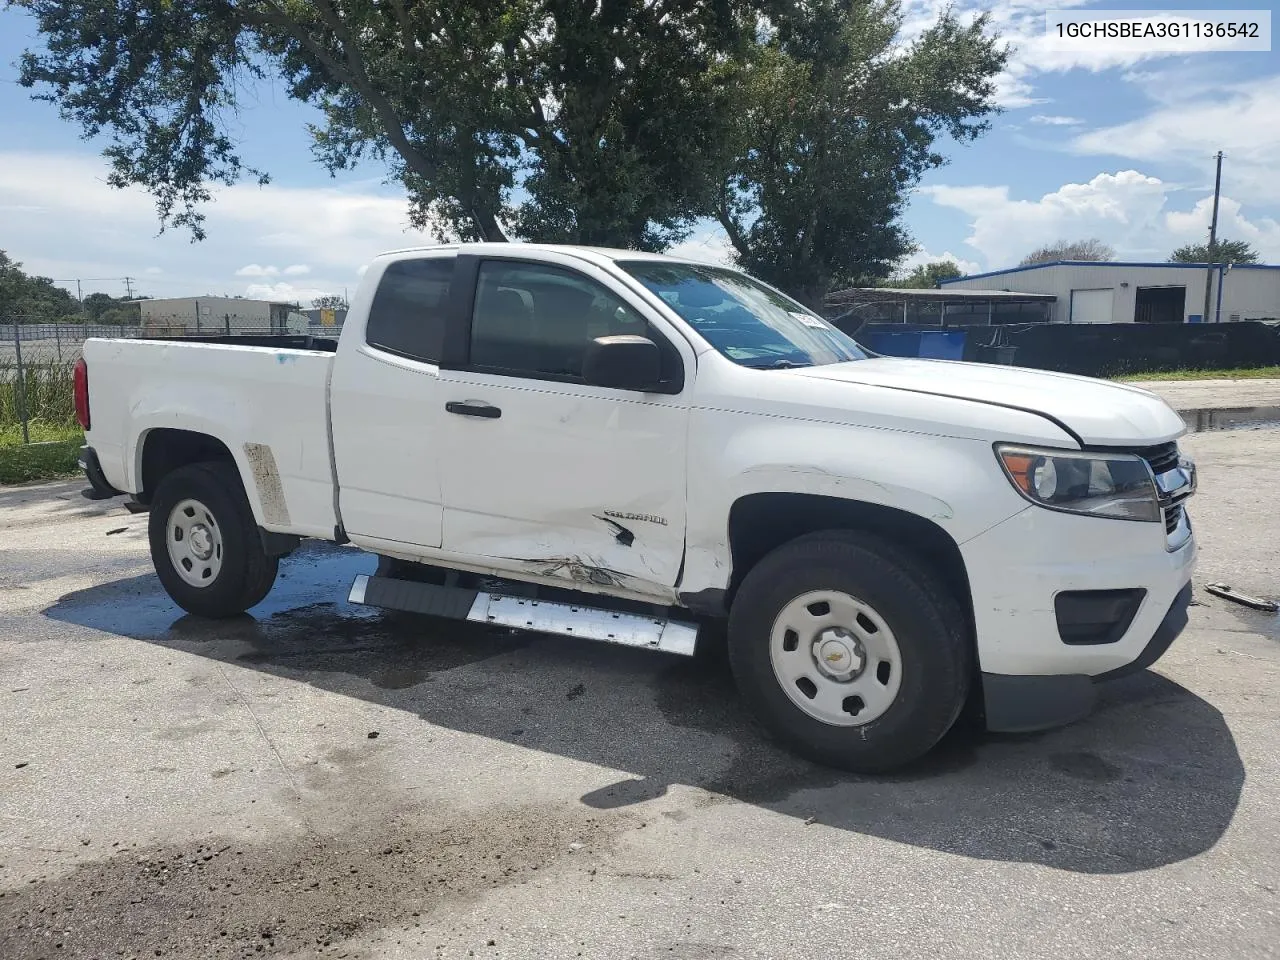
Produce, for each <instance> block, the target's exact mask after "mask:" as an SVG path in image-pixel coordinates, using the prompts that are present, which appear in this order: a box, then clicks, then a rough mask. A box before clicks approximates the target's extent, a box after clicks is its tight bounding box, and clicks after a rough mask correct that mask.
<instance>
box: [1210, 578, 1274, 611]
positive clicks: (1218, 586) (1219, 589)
mask: <svg viewBox="0 0 1280 960" xmlns="http://www.w3.org/2000/svg"><path fill="white" fill-rule="evenodd" d="M1204 588H1205V589H1206V590H1208V591H1209V592H1210V593H1212V594H1213V595H1214V596H1215V597H1221V598H1222V599H1223V600H1230V601H1232V602H1233V603H1240V604H1243V605H1244V606H1246V607H1252V608H1253V609H1254V610H1261V611H1263V612H1264V613H1275V612H1276V611H1277V610H1280V603H1276V601H1274V600H1267V599H1264V598H1262V597H1251V596H1249V595H1248V594H1246V593H1240V592H1238V591H1236V590H1233V589H1231V585H1230V584H1228V583H1206V584H1205V585H1204Z"/></svg>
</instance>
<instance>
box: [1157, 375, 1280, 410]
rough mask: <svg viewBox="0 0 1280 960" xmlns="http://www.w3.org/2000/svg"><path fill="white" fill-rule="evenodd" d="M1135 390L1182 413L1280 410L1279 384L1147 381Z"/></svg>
mask: <svg viewBox="0 0 1280 960" xmlns="http://www.w3.org/2000/svg"><path fill="white" fill-rule="evenodd" d="M1133 386H1135V387H1142V388H1144V389H1146V390H1150V391H1152V392H1153V393H1157V394H1159V395H1160V396H1161V397H1163V398H1164V399H1165V401H1166V402H1167V403H1168V404H1169V406H1171V407H1173V409H1175V410H1177V411H1178V412H1179V413H1182V412H1184V411H1191V410H1206V409H1219V408H1223V407H1276V408H1278V409H1280V380H1270V379H1266V378H1260V379H1257V380H1144V381H1140V382H1137V383H1134V384H1133Z"/></svg>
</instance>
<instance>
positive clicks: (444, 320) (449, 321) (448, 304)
mask: <svg viewBox="0 0 1280 960" xmlns="http://www.w3.org/2000/svg"><path fill="white" fill-rule="evenodd" d="M448 259H452V260H453V261H454V263H453V273H452V274H451V275H450V277H449V293H448V295H447V296H446V297H445V299H444V301H443V302H442V303H441V305H440V316H441V322H440V326H441V330H440V335H439V336H438V337H434V338H432V339H433V340H435V341H436V342H435V343H427V344H426V347H427V348H428V350H430V351H432V352H434V353H436V354H437V357H436V358H435V359H432V358H429V357H422V356H418V355H416V354H413V353H409V352H407V351H405V350H399V349H396V348H395V347H388V346H386V345H384V344H381V343H375V342H374V341H372V340H370V339H369V327H370V323H371V321H372V320H373V318H374V307H375V306H376V305H377V302H378V294H379V293H380V292H381V290H382V285H383V283H384V282H385V281H386V279H387V273H388V272H390V271H391V270H393V269H394V268H396V267H397V266H398V265H400V264H402V263H423V262H429V261H433V260H448ZM457 260H458V254H457V252H456V251H452V250H450V251H441V252H440V253H438V254H428V255H427V256H422V255H421V254H420V253H418V252H415V253H414V254H411V255H409V256H400V257H396V258H395V259H393V260H388V261H387V262H386V263H385V264H383V266H382V270H381V272H379V274H378V279H377V283H376V284H375V285H374V288H373V295H372V298H371V299H370V300H369V309H368V311H367V312H366V313H365V318H364V329H363V330H361V346H363V347H365V348H366V349H368V350H373V351H376V352H378V353H385V354H388V355H389V356H393V357H399V358H400V359H402V360H408V361H410V362H411V363H425V364H429V365H431V366H438V365H439V364H440V361H441V360H442V359H443V358H444V355H445V349H446V347H447V345H448V341H449V330H450V328H451V326H452V325H453V316H452V309H453V300H454V289H455V285H456V284H457V282H458V265H457Z"/></svg>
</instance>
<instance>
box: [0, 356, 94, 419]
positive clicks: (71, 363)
mask: <svg viewBox="0 0 1280 960" xmlns="http://www.w3.org/2000/svg"><path fill="white" fill-rule="evenodd" d="M74 368H75V360H74V359H73V358H67V359H66V360H62V361H58V360H53V359H48V360H36V361H28V362H25V363H23V365H22V373H23V376H22V382H23V384H24V386H25V387H26V407H27V417H28V418H29V419H30V420H31V421H40V422H42V423H47V424H52V425H54V426H64V427H74V426H75V423H76V411H75V402H74V400H73V399H72V370H73V369H74ZM20 414H21V404H20V391H19V390H18V367H17V363H16V362H15V360H14V359H13V358H12V357H5V358H0V431H4V430H7V429H8V428H10V427H12V426H14V425H16V424H20V423H21V422H22V421H21V415H20Z"/></svg>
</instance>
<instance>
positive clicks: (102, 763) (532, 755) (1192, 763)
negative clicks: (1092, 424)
mask: <svg viewBox="0 0 1280 960" xmlns="http://www.w3.org/2000/svg"><path fill="white" fill-rule="evenodd" d="M1186 447H1187V449H1188V450H1189V451H1190V452H1191V453H1192V455H1194V456H1196V457H1197V459H1198V461H1199V464H1200V470H1201V478H1202V486H1201V494H1200V496H1199V497H1197V502H1196V504H1195V506H1194V508H1193V510H1192V515H1193V517H1194V522H1195V525H1196V532H1197V535H1198V537H1199V538H1200V541H1201V544H1202V564H1201V570H1200V574H1199V575H1198V577H1197V582H1199V583H1203V582H1211V581H1222V580H1225V581H1227V582H1233V584H1234V585H1235V586H1236V587H1237V588H1238V589H1240V590H1242V591H1244V592H1247V593H1252V594H1256V595H1263V596H1275V595H1277V594H1278V593H1280V580H1277V577H1276V575H1275V570H1276V569H1277V566H1276V564H1277V561H1278V560H1280V546H1278V544H1280V537H1278V536H1277V535H1278V534H1280V511H1277V510H1276V509H1274V503H1275V498H1274V492H1273V486H1274V483H1275V480H1276V478H1277V470H1278V469H1280V468H1277V467H1276V466H1275V464H1276V463H1277V462H1280V431H1275V430H1259V431H1250V432H1222V433H1205V434H1202V435H1198V436H1195V437H1192V438H1189V439H1188V441H1187V442H1186ZM78 489H79V487H78V485H72V484H55V485H46V486H44V487H40V488H32V489H28V490H0V623H2V624H3V627H4V629H3V631H0V892H2V893H3V896H0V957H4V958H6V960H8V958H11V957H12V958H15V960H16V958H23V960H25V958H34V957H45V956H48V957H52V956H77V957H90V956H95V957H96V956H103V957H105V956H117V955H123V956H178V957H193V958H194V957H209V956H220V957H222V956H225V957H232V956H235V957H240V956H261V955H264V954H265V955H280V956H290V957H295V956H348V957H396V958H399V957H469V956H477V957H489V956H492V957H548V958H550V957H555V958H559V957H573V956H584V957H606V956H608V957H611V958H612V957H659V956H675V957H689V958H701V957H717V958H718V957H762V958H764V957H770V958H771V957H783V956H785V957H788V958H792V957H795V958H808V957H813V958H820V957H821V958H827V957H836V956H859V957H886V958H888V957H893V958H902V957H917V956H919V957H925V956H939V955H954V956H965V957H988V956H990V957H996V956H999V957H1002V958H1004V957H1008V956H1010V955H1013V956H1019V957H1046V958H1048V957H1053V958H1057V957H1060V956H1062V955H1063V954H1064V953H1069V954H1071V955H1073V956H1075V957H1094V956H1099V957H1101V956H1108V957H1110V956H1117V955H1133V956H1141V957H1144V958H1148V957H1185V956H1187V955H1190V954H1195V955H1199V956H1208V957H1264V956H1275V955H1277V944H1280V919H1278V916H1277V910H1278V909H1280V900H1278V895H1277V888H1278V887H1280V838H1277V837H1276V835H1275V831H1274V811H1275V810H1276V809H1277V806H1278V803H1277V801H1280V776H1278V774H1280V750H1278V749H1277V748H1278V746H1280V724H1278V723H1277V722H1276V714H1277V711H1276V703H1277V699H1276V695H1275V688H1276V681H1277V679H1278V678H1280V670H1277V665H1278V664H1280V649H1277V644H1278V643H1280V629H1277V624H1278V623H1280V620H1277V618H1276V617H1275V616H1274V615H1266V614H1261V613H1258V612H1255V611H1251V610H1248V609H1246V608H1243V607H1238V606H1236V605H1234V604H1230V603H1229V602H1227V601H1222V600H1218V599H1215V598H1212V597H1209V596H1208V595H1207V594H1205V593H1203V591H1201V592H1199V594H1198V599H1199V600H1201V601H1203V602H1204V605H1202V606H1197V607H1195V608H1193V610H1192V612H1191V614H1192V625H1191V628H1190V629H1189V631H1188V633H1187V634H1186V635H1184V637H1183V638H1182V639H1181V640H1180V641H1179V642H1178V643H1177V644H1176V645H1175V646H1174V648H1173V649H1172V650H1171V651H1170V653H1169V654H1168V655H1167V656H1166V657H1165V658H1164V659H1163V660H1162V661H1161V662H1160V664H1159V665H1158V667H1159V670H1158V671H1153V672H1147V673H1143V674H1139V675H1137V676H1133V677H1130V678H1126V679H1124V680H1120V681H1115V682H1113V683H1111V684H1109V685H1107V686H1106V687H1105V688H1104V691H1103V697H1102V703H1101V705H1100V707H1099V710H1098V711H1097V712H1096V713H1095V714H1094V715H1093V716H1092V717H1090V718H1089V719H1087V720H1085V721H1083V722H1081V723H1078V724H1075V725H1073V726H1071V727H1068V728H1065V729H1063V730H1059V731H1053V732H1049V733H1043V734H1038V735H1033V736H1021V737H1009V736H1006V737H993V736H989V735H985V734H982V733H980V732H978V731H976V730H974V729H972V728H971V727H961V728H959V729H957V730H956V731H953V733H952V734H951V735H949V736H948V738H947V739H946V740H945V741H944V743H943V744H942V745H941V746H940V748H939V749H938V750H937V751H935V753H934V754H932V755H930V756H929V757H927V758H926V759H925V760H923V761H921V762H920V763H918V764H916V765H915V766H913V767H912V768H909V769H907V770H905V771H901V772H899V773H897V774H895V775H893V776H889V777H876V778H865V777H854V776H849V775H845V774H839V773H835V772H833V771H830V770H827V769H824V768H820V767H816V766H813V765H811V764H808V763H805V762H803V761H800V760H797V759H795V758H794V757H792V756H790V755H789V754H786V753H785V752H782V751H780V750H779V749H777V748H776V747H774V746H773V745H772V744H771V743H769V742H768V741H767V740H766V739H765V738H764V737H763V735H762V734H761V733H760V732H759V731H758V730H757V729H756V727H755V726H754V725H753V724H752V722H751V720H750V718H749V717H747V716H746V715H745V713H744V711H743V709H742V708H741V706H740V705H739V703H738V700H737V698H736V697H735V695H734V692H733V688H732V684H731V682H730V679H729V677H728V674H727V671H726V669H725V666H724V663H723V659H722V658H721V657H719V656H717V655H716V652H715V651H714V650H712V651H711V653H710V655H705V656H702V657H700V658H699V659H697V660H685V659H682V658H676V657H671V656H667V655H661V654H653V653H648V652H644V651H638V650H630V649H625V648H619V647H615V646H608V645H600V644H592V643H590V642H585V641H576V640H572V639H567V638H563V639H562V638H550V637H543V636H535V635H529V634H523V633H518V632H514V631H509V630H505V629H500V628H494V627H489V626H485V625H479V624H467V623H454V622H446V621H437V620H430V619H426V618H420V617H413V616H408V615H401V614H394V613H385V612H379V611H373V610H369V609H366V608H362V607H354V606H351V605H349V604H347V603H346V602H345V600H344V599H343V598H344V597H345V595H346V588H347V586H348V585H349V584H350V581H351V578H352V577H353V576H355V575H356V574H358V573H368V572H371V571H372V568H373V565H374V564H373V559H372V558H371V557H368V556H367V555H364V554H361V553H358V552H357V551H354V550H352V549H350V548H341V547H335V546H331V545H326V544H308V545H307V546H306V547H305V548H304V549H303V550H300V551H298V552H297V553H296V554H294V555H293V556H291V557H290V558H288V559H286V560H285V561H284V563H283V565H282V576H281V579H280V580H279V581H278V582H277V585H276V588H275V590H274V591H273V592H272V594H271V596H270V597H269V598H268V600H267V601H266V602H265V603H264V604H262V605H261V606H259V607H258V608H256V609H255V610H254V611H252V613H251V614H250V615H246V616H244V617H241V618H238V619H236V620H231V621H223V622H219V623H211V622H208V621H203V620H199V619H198V618H193V617H189V616H186V615H184V614H183V613H182V611H180V610H179V609H178V608H177V607H175V606H174V605H173V604H172V603H171V602H170V601H169V600H168V598H167V597H166V596H165V595H164V593H163V591H162V590H161V588H160V586H159V584H158V582H157V581H156V579H155V577H154V575H153V574H152V573H151V572H150V566H149V561H148V559H147V556H146V540H145V527H146V517H145V516H131V515H129V514H127V513H125V512H124V511H123V509H122V508H121V506H120V504H119V501H107V502H103V503H90V502H88V501H85V500H83V499H81V498H80V497H79V496H78ZM1268 503H1270V504H1271V507H1270V508H1268V507H1267V504H1268ZM122 527H123V528H124V529H123V530H120V528H122ZM112 531H119V532H112Z"/></svg>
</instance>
